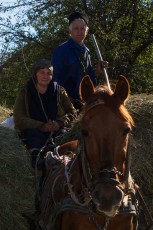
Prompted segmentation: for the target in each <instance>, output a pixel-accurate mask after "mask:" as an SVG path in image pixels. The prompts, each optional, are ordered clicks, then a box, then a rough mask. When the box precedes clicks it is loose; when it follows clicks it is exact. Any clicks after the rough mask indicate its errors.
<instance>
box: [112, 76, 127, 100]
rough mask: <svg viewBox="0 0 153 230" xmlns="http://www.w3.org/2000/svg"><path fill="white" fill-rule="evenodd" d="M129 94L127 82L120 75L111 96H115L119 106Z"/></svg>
mask: <svg viewBox="0 0 153 230" xmlns="http://www.w3.org/2000/svg"><path fill="white" fill-rule="evenodd" d="M129 93H130V85H129V82H128V80H127V79H126V78H125V77H124V76H122V75H121V76H120V78H119V80H118V82H117V84H116V88H115V92H114V94H113V96H115V97H116V98H117V99H118V101H119V104H125V102H126V101H127V99H128V96H129Z"/></svg>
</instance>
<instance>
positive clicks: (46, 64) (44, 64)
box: [32, 59, 53, 76]
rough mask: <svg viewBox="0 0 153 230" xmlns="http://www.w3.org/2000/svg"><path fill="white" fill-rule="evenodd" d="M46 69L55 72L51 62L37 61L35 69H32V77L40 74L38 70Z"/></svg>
mask: <svg viewBox="0 0 153 230" xmlns="http://www.w3.org/2000/svg"><path fill="white" fill-rule="evenodd" d="M44 68H48V69H50V70H51V73H52V72H53V67H52V65H51V62H50V61H49V60H46V59H40V60H38V61H36V62H35V63H34V65H33V68H32V75H33V76H35V75H36V73H37V72H38V70H40V69H44Z"/></svg>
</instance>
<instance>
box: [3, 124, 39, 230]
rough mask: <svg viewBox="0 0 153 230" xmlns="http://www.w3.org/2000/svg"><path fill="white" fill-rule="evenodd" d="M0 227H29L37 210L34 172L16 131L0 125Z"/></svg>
mask: <svg viewBox="0 0 153 230" xmlns="http://www.w3.org/2000/svg"><path fill="white" fill-rule="evenodd" d="M0 162H1V163H0V175H1V177H0V229H2V230H12V229H13V230H19V229H20V230H27V229H28V222H27V219H26V218H25V217H23V216H24V215H25V216H30V215H31V214H32V213H33V212H34V200H35V199H34V196H35V185H34V172H33V171H32V168H31V164H30V159H29V156H28V153H27V152H26V151H25V148H24V146H23V145H22V144H21V141H20V140H19V138H18V136H17V134H16V133H15V131H12V130H10V129H7V128H4V127H0Z"/></svg>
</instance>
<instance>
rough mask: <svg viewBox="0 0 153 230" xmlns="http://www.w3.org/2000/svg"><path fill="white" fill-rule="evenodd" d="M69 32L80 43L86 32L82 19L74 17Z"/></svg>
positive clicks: (86, 28)
mask: <svg viewBox="0 0 153 230" xmlns="http://www.w3.org/2000/svg"><path fill="white" fill-rule="evenodd" d="M69 33H70V35H71V37H72V38H73V40H74V41H75V42H77V43H78V44H82V43H83V41H84V39H85V37H86V36H87V34H88V27H87V25H86V23H85V21H84V20H83V19H75V20H74V21H73V22H72V23H71V24H70V26H69Z"/></svg>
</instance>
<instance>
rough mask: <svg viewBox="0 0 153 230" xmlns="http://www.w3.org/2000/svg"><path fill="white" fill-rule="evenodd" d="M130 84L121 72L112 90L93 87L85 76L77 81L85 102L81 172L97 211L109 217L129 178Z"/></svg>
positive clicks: (116, 206)
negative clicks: (128, 102)
mask: <svg viewBox="0 0 153 230" xmlns="http://www.w3.org/2000/svg"><path fill="white" fill-rule="evenodd" d="M129 88H130V87H129V83H128V81H127V79H126V78H125V77H123V76H120V78H119V80H118V82H117V84H116V88H115V91H114V92H112V91H111V90H110V89H108V87H106V86H98V87H96V88H94V86H93V84H92V82H91V80H90V78H89V77H88V76H86V77H84V78H83V80H82V82H81V84H80V95H81V97H82V100H83V101H84V102H85V105H84V109H83V112H82V119H81V132H82V142H83V144H82V145H83V150H82V162H83V163H82V164H83V169H84V176H85V179H86V183H87V186H88V187H89V189H90V192H91V197H92V201H93V202H94V204H95V206H96V209H97V211H98V212H100V213H104V214H105V215H107V216H110V217H112V216H114V215H116V214H117V212H118V209H119V207H120V206H121V203H122V200H123V197H124V193H125V187H126V185H125V184H126V183H127V180H128V178H126V177H127V175H128V173H127V170H128V169H127V162H128V160H127V158H128V139H129V133H130V131H131V127H132V126H133V125H134V122H133V119H132V117H131V116H130V115H129V113H128V111H127V109H126V108H125V102H126V100H127V99H128V96H129Z"/></svg>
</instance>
